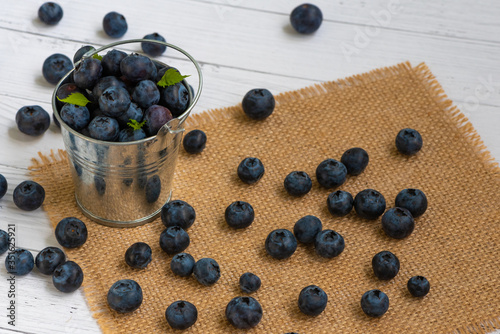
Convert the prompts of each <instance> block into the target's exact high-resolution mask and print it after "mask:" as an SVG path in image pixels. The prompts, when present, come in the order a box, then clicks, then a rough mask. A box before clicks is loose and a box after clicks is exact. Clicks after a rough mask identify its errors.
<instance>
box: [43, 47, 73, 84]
mask: <svg viewBox="0 0 500 334" xmlns="http://www.w3.org/2000/svg"><path fill="white" fill-rule="evenodd" d="M72 69H73V63H72V62H71V59H69V58H68V57H67V56H65V55H63V54H60V53H54V54H53V55H50V56H49V57H47V59H45V61H44V62H43V66H42V74H43V77H44V78H45V80H47V82H48V83H51V84H53V85H55V84H56V83H58V82H59V80H61V79H62V78H63V77H64V76H65V75H66V74H67V73H68V72H69V71H71V70H72Z"/></svg>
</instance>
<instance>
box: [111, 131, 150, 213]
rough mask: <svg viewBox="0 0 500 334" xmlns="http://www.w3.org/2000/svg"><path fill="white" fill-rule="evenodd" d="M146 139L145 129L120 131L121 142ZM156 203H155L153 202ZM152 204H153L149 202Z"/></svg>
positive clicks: (119, 139) (119, 138)
mask: <svg viewBox="0 0 500 334" xmlns="http://www.w3.org/2000/svg"><path fill="white" fill-rule="evenodd" d="M144 138H146V132H144V130H143V129H137V130H135V129H132V128H126V129H122V130H120V132H119V133H118V141H119V142H122V143H124V142H129V141H136V140H141V139H144ZM153 202H154V201H153ZM149 203H152V202H149Z"/></svg>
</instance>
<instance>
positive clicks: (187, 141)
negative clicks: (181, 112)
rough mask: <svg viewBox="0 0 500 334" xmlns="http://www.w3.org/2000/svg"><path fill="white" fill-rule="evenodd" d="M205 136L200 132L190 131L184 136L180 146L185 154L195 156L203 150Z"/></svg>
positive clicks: (205, 141) (205, 140)
mask: <svg viewBox="0 0 500 334" xmlns="http://www.w3.org/2000/svg"><path fill="white" fill-rule="evenodd" d="M206 144H207V135H206V134H205V132H203V131H201V130H197V129H196V130H192V131H189V133H188V134H186V135H185V136H184V139H183V140H182V146H183V147H184V150H185V151H186V152H187V153H190V154H197V153H201V152H202V151H203V150H204V149H205V145H206Z"/></svg>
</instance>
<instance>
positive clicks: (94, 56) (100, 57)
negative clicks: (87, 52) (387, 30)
mask: <svg viewBox="0 0 500 334" xmlns="http://www.w3.org/2000/svg"><path fill="white" fill-rule="evenodd" d="M92 58H94V59H97V60H102V56H99V55H98V54H97V53H96V54H95V55H93V56H92Z"/></svg>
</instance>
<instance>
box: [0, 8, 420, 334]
mask: <svg viewBox="0 0 500 334" xmlns="http://www.w3.org/2000/svg"><path fill="white" fill-rule="evenodd" d="M38 15H39V18H40V20H41V21H43V22H45V23H46V24H49V25H54V24H57V23H58V22H59V21H60V20H61V18H62V16H63V12H62V9H61V7H60V6H59V5H57V4H55V3H52V2H48V3H45V4H43V5H42V6H41V7H40V9H39V12H38ZM290 21H291V25H292V27H293V28H294V29H295V30H296V31H297V32H299V33H303V34H310V33H313V32H315V31H316V30H317V29H318V28H319V26H320V25H321V22H322V13H321V11H320V10H319V8H318V7H316V6H314V5H312V4H303V5H301V6H298V7H297V8H295V9H294V10H293V12H292V13H291V15H290ZM127 28H128V27H127V22H126V20H125V17H124V16H123V15H121V14H119V13H116V12H111V13H108V14H107V15H106V16H105V17H104V19H103V29H104V31H105V32H106V34H108V35H109V36H110V37H114V38H118V37H121V36H123V35H124V34H125V32H126V31H127ZM144 38H145V39H154V40H161V41H165V39H164V38H163V37H162V36H161V35H159V34H157V33H154V34H150V35H147V36H145V37H144ZM142 48H143V51H144V52H145V53H146V54H148V55H149V56H152V57H154V56H158V55H161V54H162V53H163V52H165V49H166V48H165V47H164V46H162V45H158V44H154V43H143V44H142ZM92 50H95V49H94V48H93V47H92V46H84V47H82V48H81V49H79V50H78V51H77V52H76V54H75V55H74V58H73V62H74V64H75V65H76V67H75V69H74V72H73V73H72V75H71V76H69V77H68V78H67V80H66V82H65V83H64V84H62V85H61V86H60V88H59V89H58V91H57V93H56V96H57V98H58V101H57V109H58V112H59V114H60V116H61V119H62V120H63V121H64V122H65V123H66V124H67V125H68V126H70V127H71V128H72V129H74V130H76V131H79V132H80V133H82V134H84V135H86V136H88V137H91V138H95V139H99V140H107V141H116V140H117V141H122V142H123V141H134V140H140V139H142V138H146V137H147V136H154V135H156V133H157V132H158V130H159V128H160V127H161V126H162V125H163V124H165V123H166V122H168V121H169V120H170V119H172V118H173V117H178V116H179V115H181V114H182V113H183V112H184V111H185V110H186V108H187V106H188V103H189V93H188V89H191V92H192V87H191V86H188V87H187V86H186V85H185V84H184V83H183V82H178V83H176V84H174V85H171V86H167V87H159V86H158V85H157V83H158V82H159V81H160V80H161V79H162V78H163V77H164V75H165V73H166V72H167V71H168V70H169V69H170V67H168V66H164V65H162V64H160V63H158V62H155V61H152V60H151V59H150V58H149V57H146V56H143V55H140V54H136V53H133V54H129V55H127V54H126V53H124V52H121V51H118V50H111V51H109V52H108V53H107V54H106V55H104V56H103V57H102V59H99V57H83V56H84V55H85V54H86V53H87V52H89V51H92ZM82 57H83V58H82ZM72 69H73V63H72V62H71V60H70V59H69V58H68V57H66V56H64V55H61V54H54V55H52V56H50V57H49V58H47V60H46V61H45V63H44V65H43V75H44V77H45V78H46V79H47V81H48V82H50V83H53V84H56V83H58V82H59V81H60V80H61V79H62V77H64V76H65V75H66V74H67V73H68V72H69V71H70V70H72ZM74 93H80V94H81V95H82V96H84V97H85V98H86V99H87V100H88V101H87V104H85V105H77V104H72V103H64V102H62V101H61V100H64V99H66V98H68V97H69V96H71V94H74ZM274 107H275V100H274V97H273V95H272V94H271V92H269V91H268V90H267V89H253V90H250V91H249V92H248V93H247V94H246V95H245V96H244V98H243V101H242V108H243V111H244V113H245V114H246V115H247V116H248V117H249V118H251V119H254V120H263V119H265V118H267V117H269V116H270V115H271V114H272V112H273V110H274ZM16 123H17V125H18V128H19V129H20V130H21V131H22V132H24V133H26V134H29V135H40V134H42V133H44V132H45V131H46V130H47V128H48V126H49V124H50V117H49V115H48V113H47V112H46V111H45V110H43V108H41V107H39V106H25V107H23V108H21V109H20V110H19V111H18V113H17V114H16ZM206 141H207V137H206V135H205V133H204V132H203V131H201V130H193V131H191V132H190V133H188V134H187V135H186V136H185V137H184V140H183V146H184V149H185V150H186V152H188V153H192V154H196V153H200V152H202V151H203V149H204V148H205V145H206ZM395 144H396V147H397V149H398V151H399V152H401V153H402V154H406V155H414V154H416V153H418V152H419V151H420V149H421V148H422V137H421V136H420V134H419V133H418V132H417V131H416V130H413V129H403V130H401V131H400V132H399V133H398V135H397V136H396V141H395ZM368 162H369V156H368V153H367V152H366V151H365V150H364V149H362V148H351V149H349V150H347V151H346V152H345V153H344V154H343V155H342V157H341V159H340V161H338V160H335V159H327V160H324V161H323V162H321V163H320V164H319V165H318V167H317V168H316V179H317V181H318V183H319V184H320V185H321V186H322V187H324V188H327V189H333V188H337V187H340V186H341V185H342V184H344V182H345V181H346V179H347V177H348V175H350V176H356V175H359V174H361V173H362V172H363V171H364V170H365V168H366V167H367V165H368ZM264 173H265V168H264V165H263V163H262V162H261V161H260V160H259V159H258V158H255V157H247V158H245V159H243V161H241V163H240V164H239V165H238V167H237V175H238V177H239V178H240V180H241V181H242V182H244V183H247V184H255V183H257V182H258V181H259V180H260V179H261V178H262V177H263V175H264ZM284 188H285V190H286V191H287V192H288V193H289V194H290V195H291V196H295V197H298V196H304V195H306V194H307V193H308V192H309V191H310V190H311V188H312V180H311V178H310V177H309V175H308V174H307V173H306V172H303V171H293V172H291V173H290V174H288V175H287V176H286V178H285V179H284ZM6 191H7V181H6V179H5V177H3V175H1V174H0V198H2V197H3V196H4V195H5V193H6ZM13 198H14V203H15V204H16V206H18V207H19V208H20V209H22V210H27V211H30V210H35V209H37V208H39V207H40V206H41V204H42V203H43V201H44V198H45V191H44V189H43V187H42V186H40V185H39V184H37V183H36V182H33V181H24V182H22V183H21V184H19V185H18V186H17V187H16V189H15V190H14V193H13ZM326 204H327V207H328V210H329V212H330V213H331V214H332V215H333V216H336V217H342V216H345V215H347V214H349V213H350V212H351V211H352V209H353V208H354V210H355V212H356V214H357V215H358V216H359V217H361V218H364V219H369V220H374V219H378V218H379V217H380V216H381V215H382V219H381V225H382V229H383V231H384V232H385V233H386V234H387V235H388V236H389V237H392V238H396V239H403V238H406V237H408V236H409V235H410V234H411V233H412V232H413V230H414V227H415V221H414V218H417V217H419V216H421V215H422V214H423V213H424V212H425V211H426V209H427V198H426V196H425V194H424V193H423V192H422V191H421V190H419V189H404V190H402V191H401V192H400V193H399V194H398V195H397V197H396V199H395V207H394V208H391V209H389V210H387V211H385V210H386V201H385V198H384V196H383V195H382V194H381V193H380V192H378V191H376V190H374V189H365V190H363V191H361V192H359V193H358V194H357V195H356V196H355V197H353V196H352V195H351V194H350V193H349V192H347V191H344V190H336V191H334V192H332V193H331V194H330V195H329V196H328V198H327V201H326ZM384 212H385V213H384ZM224 216H225V220H226V223H227V224H228V226H230V227H231V228H234V229H243V228H246V227H248V226H250V225H251V224H252V222H253V221H254V218H255V212H254V210H253V208H252V206H251V205H250V204H249V203H247V202H244V201H235V202H233V203H231V204H230V205H229V206H228V207H227V208H226V210H225V213H224ZM195 218H196V213H195V210H194V208H193V207H192V206H191V205H189V204H188V203H186V202H184V201H181V200H175V201H171V202H169V203H167V204H165V206H164V207H163V208H162V210H161V220H162V222H163V224H164V225H165V227H166V229H165V230H164V231H163V232H162V233H161V234H160V237H159V244H160V247H161V249H162V250H163V251H164V252H166V253H167V254H168V255H173V257H172V259H171V263H170V268H171V270H172V272H173V273H174V274H175V275H178V276H180V277H189V276H191V275H193V276H194V277H195V279H196V280H197V281H198V282H199V283H200V284H202V285H205V286H211V285H213V284H215V283H216V282H217V281H218V280H219V278H220V276H221V270H220V266H219V264H218V263H217V261H215V260H214V259H211V258H202V259H199V260H198V261H195V259H194V258H193V256H191V255H190V254H189V253H185V252H184V251H185V250H186V249H187V247H188V246H189V244H190V239H189V235H188V233H187V229H189V228H190V227H191V226H192V225H193V223H194V221H195ZM55 235H56V239H57V241H58V242H59V244H60V245H61V246H63V247H66V248H76V247H81V246H82V245H83V244H85V242H86V240H87V237H88V232H87V227H86V226H85V223H84V222H83V221H81V220H79V219H78V218H75V217H67V218H64V219H62V220H61V221H60V222H59V223H58V225H57V227H56V229H55ZM9 242H10V241H9V235H8V234H7V233H6V232H5V231H2V230H0V254H2V253H4V252H6V251H7V250H8V249H9ZM298 242H300V243H303V244H313V245H314V247H315V251H316V253H317V254H318V256H321V257H324V258H333V257H336V256H339V255H340V254H341V253H342V252H343V250H344V248H345V242H344V239H343V237H342V236H341V235H340V234H339V233H337V232H335V231H333V230H330V229H326V230H323V226H322V223H321V221H320V219H319V218H317V217H315V216H312V215H308V216H305V217H302V218H301V219H299V220H298V221H297V222H296V223H295V225H294V228H293V233H292V232H291V231H289V230H287V229H276V230H274V231H272V232H270V233H269V235H268V236H267V238H266V240H265V242H264V247H265V249H266V252H267V253H268V254H269V255H270V256H271V257H273V258H275V259H278V260H281V259H287V258H289V257H290V256H292V255H293V254H294V252H295V251H296V249H297V246H298ZM124 260H125V262H126V263H127V264H128V265H129V266H130V267H131V268H134V269H138V270H140V269H144V268H146V267H147V266H148V264H149V263H150V262H151V260H152V250H151V247H150V246H149V245H148V244H146V243H144V242H137V243H134V244H133V245H131V246H130V247H129V248H128V249H127V250H126V252H125V254H124ZM5 265H6V268H7V271H8V272H9V273H12V274H16V275H26V274H28V273H29V272H30V271H31V270H32V269H33V267H34V266H35V265H36V267H37V268H38V270H39V271H40V272H41V273H43V274H46V275H52V280H53V283H54V286H55V287H56V288H57V289H58V290H60V291H62V292H72V291H75V290H76V289H78V288H79V287H80V286H81V284H82V282H83V277H84V275H83V271H82V269H81V268H80V266H79V265H78V264H76V263H75V262H73V261H66V256H65V254H64V252H63V251H62V250H61V249H59V248H57V247H47V248H45V249H43V250H42V251H40V252H39V253H38V255H37V256H36V259H33V255H32V254H31V252H29V251H28V250H25V249H15V250H11V251H10V252H9V255H8V256H7V258H6V261H5ZM372 268H373V272H374V275H375V276H376V277H377V278H379V279H381V280H388V279H392V278H394V277H395V276H396V275H397V274H398V272H399V268H400V263H399V260H398V258H397V257H396V255H394V254H393V253H391V252H390V251H382V252H379V253H378V254H376V255H375V256H374V257H373V259H372ZM239 286H240V289H241V290H242V291H243V292H244V293H252V292H255V291H257V290H258V289H259V288H260V286H261V280H260V278H259V277H258V276H256V275H255V274H253V273H250V272H247V273H244V274H243V275H241V277H240V279H239ZM407 287H408V290H409V292H410V293H411V294H412V295H413V296H416V297H422V296H425V295H426V294H427V293H428V292H429V290H430V284H429V281H428V280H427V279H426V278H425V277H423V276H414V277H412V278H411V279H410V280H409V281H408V284H407ZM142 300H143V294H142V289H141V287H140V285H139V284H138V283H137V282H135V281H134V280H130V279H121V280H118V281H117V282H115V283H114V284H113V285H112V286H111V287H110V288H109V291H108V295H107V301H108V305H109V307H110V308H111V309H113V310H115V311H117V312H119V313H127V312H132V311H134V310H136V309H138V308H139V307H140V305H141V304H142ZM327 301H328V296H327V294H326V292H325V291H324V290H322V289H321V288H320V287H318V286H316V285H310V286H307V287H305V288H303V289H302V290H301V291H300V293H299V297H298V307H299V309H300V311H301V312H303V313H304V314H306V315H309V316H317V315H319V314H321V313H322V312H323V311H324V310H325V308H326V306H327ZM361 308H362V310H363V311H364V312H365V314H367V315H368V316H371V317H380V316H382V315H383V314H384V313H385V312H386V311H387V310H388V308H389V298H388V296H387V295H386V294H385V293H384V292H382V291H380V290H377V289H374V290H370V291H367V292H366V293H365V294H363V296H362V297H361ZM225 314H226V318H227V320H228V321H229V323H231V324H232V325H233V326H234V327H236V328H240V329H248V328H252V327H255V326H256V325H257V324H258V323H259V322H260V320H261V319H262V307H261V305H260V303H259V302H258V301H257V300H256V299H255V298H253V297H249V296H240V297H235V298H233V299H232V300H231V301H230V302H229V303H228V305H227V307H226V311H225ZM165 317H166V319H167V322H168V323H169V325H170V326H171V327H172V328H174V329H187V328H189V327H191V326H192V325H193V324H194V323H195V322H196V321H197V317H198V311H197V309H196V306H195V305H193V304H192V303H190V302H188V301H184V300H179V301H175V302H173V303H172V304H171V305H169V306H168V308H167V309H166V311H165ZM288 334H293V333H288Z"/></svg>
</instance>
